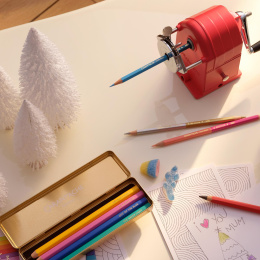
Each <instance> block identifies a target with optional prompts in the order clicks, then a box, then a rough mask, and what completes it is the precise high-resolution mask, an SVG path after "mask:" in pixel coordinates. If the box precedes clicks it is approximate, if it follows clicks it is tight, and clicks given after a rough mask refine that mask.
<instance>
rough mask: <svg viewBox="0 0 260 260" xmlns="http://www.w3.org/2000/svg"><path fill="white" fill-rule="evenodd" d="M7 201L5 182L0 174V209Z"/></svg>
mask: <svg viewBox="0 0 260 260" xmlns="http://www.w3.org/2000/svg"><path fill="white" fill-rule="evenodd" d="M6 200H7V187H6V180H5V178H4V177H3V175H2V173H0V208H3V207H4V206H5V205H6Z"/></svg>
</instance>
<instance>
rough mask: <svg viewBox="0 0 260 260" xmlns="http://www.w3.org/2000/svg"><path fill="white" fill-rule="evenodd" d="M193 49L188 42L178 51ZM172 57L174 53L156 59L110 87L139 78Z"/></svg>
mask: <svg viewBox="0 0 260 260" xmlns="http://www.w3.org/2000/svg"><path fill="white" fill-rule="evenodd" d="M191 47H192V46H191V43H190V42H188V43H186V44H184V45H183V46H181V47H179V48H177V50H178V52H179V53H181V52H183V51H185V50H187V49H189V48H191ZM171 57H172V53H168V54H165V55H164V56H162V57H160V58H158V59H156V60H154V61H152V62H150V63H148V64H146V65H145V66H143V67H141V68H139V69H137V70H135V71H133V72H131V73H129V74H127V75H126V76H124V77H122V78H120V79H119V80H117V81H116V82H115V83H114V84H112V85H111V86H110V87H113V86H115V85H118V84H121V83H123V82H126V81H127V80H129V79H132V78H134V77H136V76H138V75H139V74H141V73H143V72H145V71H147V70H149V69H151V68H153V67H154V66H156V65H159V64H160V63H162V62H164V61H166V60H169V59H170V58H171Z"/></svg>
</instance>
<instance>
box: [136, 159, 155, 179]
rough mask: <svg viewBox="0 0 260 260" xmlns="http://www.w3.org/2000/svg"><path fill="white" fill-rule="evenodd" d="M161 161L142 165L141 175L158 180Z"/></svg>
mask: <svg viewBox="0 0 260 260" xmlns="http://www.w3.org/2000/svg"><path fill="white" fill-rule="evenodd" d="M159 168H160V160H159V159H155V160H151V161H147V162H144V163H142V164H141V167H140V170H141V173H143V174H145V175H148V176H150V177H152V178H156V177H157V176H158V174H159Z"/></svg>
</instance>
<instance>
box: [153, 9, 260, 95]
mask: <svg viewBox="0 0 260 260" xmlns="http://www.w3.org/2000/svg"><path fill="white" fill-rule="evenodd" d="M249 15H251V13H250V12H247V13H243V12H236V13H231V12H229V11H228V10H227V9H226V8H225V7H224V6H213V7H211V8H209V9H207V10H205V11H202V12H200V13H198V14H196V15H193V16H191V17H190V18H187V19H185V20H184V21H182V22H180V23H179V24H178V25H177V26H176V28H174V29H172V28H171V27H169V26H168V27H165V28H164V30H163V35H158V36H157V39H158V49H159V52H160V54H161V55H165V54H167V55H168V60H166V61H165V64H166V65H167V67H168V68H169V69H170V70H171V71H172V72H176V73H177V75H178V76H179V77H180V79H181V80H182V81H183V83H184V84H185V85H186V87H187V88H188V89H189V91H190V92H191V93H192V95H193V96H194V97H195V98H196V99H199V98H201V97H203V96H205V95H207V94H209V93H211V92H213V91H214V90H217V89H218V88H220V87H222V86H224V85H226V84H228V83H229V82H231V81H233V80H235V79H237V78H239V77H240V76H241V72H240V70H239V63H240V58H241V51H242V44H243V42H244V44H245V47H246V48H247V49H248V51H249V52H250V53H254V52H257V51H259V50H260V41H259V42H257V43H256V44H254V45H252V46H251V44H250V40H249V35H248V29H247V19H246V18H247V17H248V16H249ZM175 32H176V33H177V35H176V44H174V43H173V42H172V41H171V35H172V34H173V33H175ZM182 44H185V45H182ZM181 45H182V46H181ZM180 46H181V47H180ZM185 46H186V49H185V51H182V48H185ZM187 46H188V48H187Z"/></svg>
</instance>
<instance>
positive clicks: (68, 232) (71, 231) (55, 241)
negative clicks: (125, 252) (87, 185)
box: [31, 186, 139, 258]
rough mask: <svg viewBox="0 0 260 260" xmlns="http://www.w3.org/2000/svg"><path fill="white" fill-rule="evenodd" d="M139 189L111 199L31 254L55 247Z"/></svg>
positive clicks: (36, 255)
mask: <svg viewBox="0 0 260 260" xmlns="http://www.w3.org/2000/svg"><path fill="white" fill-rule="evenodd" d="M138 191H139V188H138V187H137V186H134V187H132V188H130V189H129V190H127V191H126V192H124V193H123V194H121V195H119V196H118V197H117V198H115V199H113V200H111V201H109V202H108V203H107V204H106V205H104V206H102V207H101V208H99V209H98V210H96V211H95V212H93V213H91V214H90V215H89V216H87V217H85V218H84V219H82V220H81V221H79V222H78V223H76V224H75V225H73V226H72V227H70V228H68V229H67V230H65V231H64V232H62V233H61V234H59V235H58V236H56V237H55V238H53V239H51V240H50V241H48V242H47V243H45V244H44V245H42V246H41V247H39V248H38V249H36V250H35V251H34V252H33V253H32V255H31V256H32V257H33V258H37V257H39V256H41V255H42V254H44V253H45V252H47V251H48V250H50V249H51V248H53V247H54V246H56V245H57V244H59V243H60V242H62V241H63V240H65V239H66V238H68V237H69V236H71V235H73V234H74V233H76V232H77V231H78V230H80V229H81V228H83V227H84V226H86V225H87V224H89V223H90V222H92V221H94V220H95V219H97V218H98V217H100V216H101V215H103V214H105V213H106V212H108V211H109V210H110V209H111V208H113V207H115V206H117V205H118V204H120V203H121V202H122V201H123V200H125V199H128V198H129V197H131V196H132V195H133V194H135V193H137V192H138Z"/></svg>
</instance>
